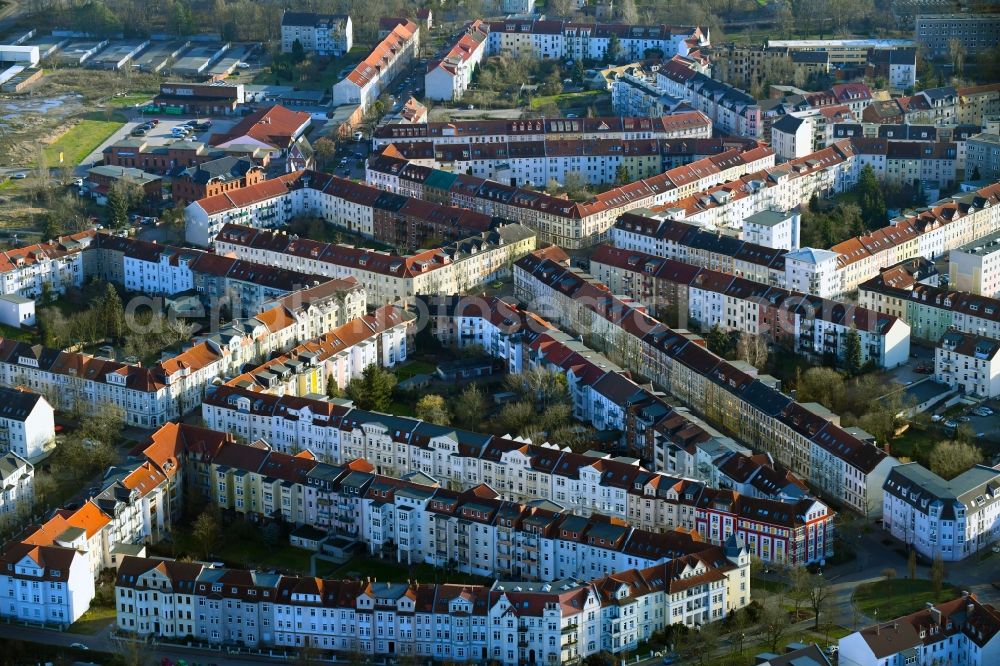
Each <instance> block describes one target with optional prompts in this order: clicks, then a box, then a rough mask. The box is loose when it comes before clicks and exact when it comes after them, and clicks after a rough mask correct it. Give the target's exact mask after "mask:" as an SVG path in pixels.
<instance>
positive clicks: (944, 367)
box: [934, 331, 1000, 398]
mask: <svg viewBox="0 0 1000 666" xmlns="http://www.w3.org/2000/svg"><path fill="white" fill-rule="evenodd" d="M934 378H935V379H936V380H937V381H939V382H941V383H942V384H947V385H948V386H951V387H953V388H957V389H958V390H959V392H960V393H964V394H967V395H972V396H977V397H979V398H994V397H996V396H998V395H1000V340H995V339H993V338H987V337H984V336H981V335H974V334H971V333H962V332H960V331H948V332H947V333H945V334H944V336H943V337H942V338H941V341H940V342H939V343H938V345H937V347H936V348H935V349H934Z"/></svg>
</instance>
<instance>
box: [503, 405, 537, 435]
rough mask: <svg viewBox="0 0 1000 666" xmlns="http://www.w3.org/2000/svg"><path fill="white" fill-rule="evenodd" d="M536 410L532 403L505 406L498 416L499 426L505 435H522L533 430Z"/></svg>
mask: <svg viewBox="0 0 1000 666" xmlns="http://www.w3.org/2000/svg"><path fill="white" fill-rule="evenodd" d="M534 420H535V408H534V407H532V405H531V403H530V402H511V403H508V404H506V405H504V406H503V409H501V410H500V414H499V415H498V416H497V425H498V426H499V428H500V430H501V431H502V432H503V433H504V434H505V435H521V434H523V433H524V432H525V429H527V428H529V427H530V428H533V427H534V426H533V423H534Z"/></svg>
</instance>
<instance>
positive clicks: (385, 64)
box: [333, 19, 420, 111]
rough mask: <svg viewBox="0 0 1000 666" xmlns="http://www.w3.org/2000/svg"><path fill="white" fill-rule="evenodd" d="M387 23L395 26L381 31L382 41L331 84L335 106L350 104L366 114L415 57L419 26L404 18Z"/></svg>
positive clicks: (418, 40)
mask: <svg viewBox="0 0 1000 666" xmlns="http://www.w3.org/2000/svg"><path fill="white" fill-rule="evenodd" d="M390 22H394V23H395V25H393V26H392V27H391V28H388V30H383V32H385V34H384V35H383V36H382V38H381V39H382V41H380V42H379V43H378V44H376V45H375V48H374V49H372V52H371V53H369V54H368V55H367V56H366V57H365V59H364V60H362V61H361V62H359V63H358V64H357V65H356V66H355V67H354V69H353V70H351V72H350V73H349V74H348V75H347V76H346V77H345V78H344V79H343V80H341V81H340V82H339V83H336V84H334V86H333V103H334V105H338V106H339V105H341V104H351V105H355V106H360V107H361V110H362V111H365V110H366V109H367V108H368V107H369V106H371V104H372V102H374V101H375V100H376V99H378V98H379V95H381V94H382V93H383V92H384V91H385V90H388V88H389V83H390V82H391V81H392V80H393V79H394V78H396V75H397V74H399V73H400V72H402V71H403V70H404V69H405V68H406V67H407V66H408V65H409V64H410V62H411V61H412V60H413V59H414V57H416V54H417V51H418V50H419V49H420V27H419V26H418V25H417V24H416V23H414V22H413V21H408V20H406V19H391V20H390ZM380 26H381V24H380Z"/></svg>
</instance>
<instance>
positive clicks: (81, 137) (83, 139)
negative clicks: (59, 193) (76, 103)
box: [45, 113, 125, 167]
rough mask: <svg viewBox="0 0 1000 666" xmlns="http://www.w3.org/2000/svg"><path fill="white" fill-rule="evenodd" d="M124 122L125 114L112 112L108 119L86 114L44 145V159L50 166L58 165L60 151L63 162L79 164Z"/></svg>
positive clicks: (99, 115) (96, 114)
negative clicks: (54, 139)
mask: <svg viewBox="0 0 1000 666" xmlns="http://www.w3.org/2000/svg"><path fill="white" fill-rule="evenodd" d="M124 124H125V116H123V115H121V114H120V113H115V114H113V115H112V116H111V119H110V120H109V119H107V118H106V117H104V115H103V114H100V113H90V114H87V115H86V116H85V117H84V118H83V119H82V120H81V121H80V122H78V123H77V124H76V125H74V126H73V127H71V128H69V130H67V131H66V133H65V134H63V135H62V136H61V137H59V138H58V139H56V141H55V142H53V143H51V144H49V145H48V146H46V147H45V161H46V162H47V163H48V165H49V166H50V167H52V166H59V153H60V152H61V153H63V159H64V161H63V164H67V165H76V164H79V163H80V162H82V161H83V160H84V159H85V158H86V157H87V155H89V154H90V153H92V152H93V151H94V150H95V149H96V148H97V147H98V146H100V145H101V144H102V143H104V142H105V141H107V140H108V137H110V136H111V135H112V134H114V133H115V132H116V131H118V130H119V129H121V127H122V125H124Z"/></svg>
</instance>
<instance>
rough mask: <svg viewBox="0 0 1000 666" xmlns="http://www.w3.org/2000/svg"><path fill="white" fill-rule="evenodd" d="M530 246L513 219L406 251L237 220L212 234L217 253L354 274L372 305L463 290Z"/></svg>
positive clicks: (331, 274)
mask: <svg viewBox="0 0 1000 666" xmlns="http://www.w3.org/2000/svg"><path fill="white" fill-rule="evenodd" d="M534 248H535V234H534V233H533V232H532V231H531V230H530V229H527V228H526V227H524V226H522V225H518V224H508V225H505V226H502V227H499V228H497V229H495V230H494V231H490V232H487V233H484V234H482V235H478V236H473V237H471V238H468V239H466V240H464V241H459V242H456V243H452V244H450V245H446V246H444V247H440V248H437V249H434V250H425V251H423V252H418V253H417V254H412V255H394V254H389V253H387V252H381V251H376V250H369V249H364V248H355V247H352V246H347V245H335V244H332V243H321V242H318V241H311V240H308V239H304V238H297V237H294V236H289V235H288V234H284V233H280V232H278V233H276V232H272V231H264V230H260V231H258V230H255V229H252V228H250V227H246V226H242V225H239V224H228V225H226V226H225V227H223V228H222V229H221V230H220V232H219V234H218V236H217V237H216V239H215V249H216V252H218V253H220V254H231V255H233V256H236V257H241V258H245V259H248V260H252V261H259V262H262V263H266V264H269V265H271V266H278V267H287V268H289V269H292V268H291V267H292V266H301V267H303V268H306V269H307V270H309V271H312V272H315V273H316V274H318V275H322V276H324V277H328V278H347V277H351V278H355V279H357V281H358V283H359V284H360V285H361V286H362V287H364V289H365V291H366V292H367V295H368V302H369V303H371V304H375V305H382V304H385V303H395V302H397V301H407V300H412V298H413V297H414V296H417V295H419V294H438V293H442V294H459V293H464V292H466V291H468V290H471V289H474V288H476V287H478V286H480V285H483V284H485V283H487V282H490V281H492V280H495V279H497V278H499V277H501V276H505V275H507V274H509V265H510V263H511V262H512V261H514V260H516V259H517V258H520V257H521V256H523V255H525V254H527V253H528V252H531V251H532V250H533V249H534ZM251 258H252V259H251ZM292 270H294V269H292Z"/></svg>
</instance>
